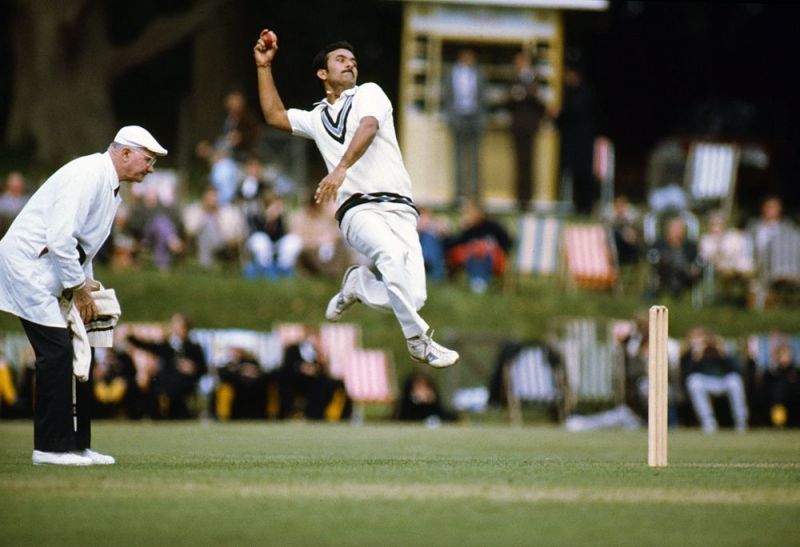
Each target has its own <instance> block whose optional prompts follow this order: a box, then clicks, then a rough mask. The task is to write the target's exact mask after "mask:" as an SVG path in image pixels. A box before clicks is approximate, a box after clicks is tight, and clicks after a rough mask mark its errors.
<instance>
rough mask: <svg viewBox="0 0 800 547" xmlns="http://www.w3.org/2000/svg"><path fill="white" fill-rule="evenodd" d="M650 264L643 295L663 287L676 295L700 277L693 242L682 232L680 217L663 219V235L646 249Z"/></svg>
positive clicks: (692, 284) (655, 291) (659, 292)
mask: <svg viewBox="0 0 800 547" xmlns="http://www.w3.org/2000/svg"><path fill="white" fill-rule="evenodd" d="M647 259H648V261H649V262H650V264H651V266H652V268H653V275H651V276H650V287H649V288H648V291H647V295H646V296H648V297H649V298H655V297H656V296H658V295H660V294H661V293H662V292H663V291H667V292H668V293H669V294H670V295H672V296H673V297H674V298H680V297H681V295H682V294H683V292H684V291H686V290H688V289H691V288H692V287H693V286H694V285H695V283H697V281H698V280H699V279H700V276H701V273H702V268H701V262H700V260H699V254H698V252H697V245H696V244H695V243H694V242H693V241H690V240H689V238H688V237H687V235H686V224H685V222H684V221H683V219H682V218H680V217H677V216H676V217H672V218H670V219H668V220H667V222H666V226H665V228H664V235H663V236H662V237H661V238H659V239H658V240H657V241H656V242H655V244H653V246H652V247H650V249H648V251H647Z"/></svg>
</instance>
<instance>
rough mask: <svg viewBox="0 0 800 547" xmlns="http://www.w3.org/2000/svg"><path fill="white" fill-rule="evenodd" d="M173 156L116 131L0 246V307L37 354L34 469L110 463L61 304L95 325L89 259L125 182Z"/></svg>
mask: <svg viewBox="0 0 800 547" xmlns="http://www.w3.org/2000/svg"><path fill="white" fill-rule="evenodd" d="M166 153H167V151H166V150H165V149H164V148H163V147H162V146H161V145H160V144H158V142H157V141H156V140H155V138H153V136H152V135H151V134H150V133H149V132H148V131H147V130H146V129H144V128H142V127H139V126H126V127H123V128H122V129H120V130H119V132H118V133H117V135H116V137H115V138H114V142H112V143H111V144H110V145H109V147H108V149H107V150H106V152H105V153H102V154H101V153H97V154H91V155H89V156H83V157H80V158H77V159H75V160H72V161H71V162H69V163H67V164H66V165H64V166H63V167H61V168H60V169H59V170H58V171H56V172H55V173H54V174H53V175H51V176H50V178H48V179H47V180H46V181H45V182H44V184H42V186H41V187H40V188H39V189H38V190H37V191H36V193H34V194H33V196H31V198H30V200H29V201H28V202H27V203H26V205H25V207H24V208H23V209H22V211H20V213H19V215H18V216H17V218H16V219H15V220H14V222H13V223H12V224H11V227H10V228H9V229H8V232H7V233H6V235H5V237H3V239H2V240H0V310H3V311H6V312H8V313H11V314H13V315H16V316H17V317H19V318H20V321H21V322H22V326H23V328H24V329H25V333H26V334H27V336H28V339H29V340H30V343H31V346H32V347H33V350H34V353H35V354H36V393H35V398H36V408H35V413H34V424H33V431H34V441H33V443H34V451H33V456H32V460H33V463H34V464H58V465H92V464H113V463H115V462H114V458H113V457H111V456H107V455H104V454H100V453H98V452H95V451H93V450H91V449H90V445H91V408H90V406H89V405H90V402H91V397H92V394H91V382H86V383H80V382H78V383H75V382H74V376H73V346H72V340H71V337H70V330H69V328H68V324H67V321H66V319H65V317H64V315H63V314H62V309H61V307H60V304H59V300H60V299H67V300H68V301H69V300H71V301H72V303H74V305H75V307H76V308H77V310H78V312H79V313H80V317H81V320H82V321H83V322H84V323H87V322H89V321H92V320H94V319H96V318H97V307H96V305H95V303H94V299H93V298H92V296H91V291H93V290H97V289H99V288H100V285H99V283H97V282H96V281H94V280H93V279H92V278H93V270H92V259H93V258H94V256H95V254H97V252H98V250H99V249H100V247H101V246H102V244H103V242H104V241H105V240H106V238H107V237H108V235H109V233H111V226H112V224H113V223H114V216H115V214H116V212H117V208H118V207H119V205H120V202H121V198H120V196H119V187H120V181H130V182H141V181H142V179H143V178H144V177H145V175H147V174H148V173H152V172H153V165H154V164H155V162H156V156H163V155H166Z"/></svg>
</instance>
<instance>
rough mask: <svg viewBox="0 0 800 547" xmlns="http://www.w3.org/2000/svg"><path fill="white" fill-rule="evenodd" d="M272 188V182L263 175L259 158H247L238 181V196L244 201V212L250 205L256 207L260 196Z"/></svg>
mask: <svg viewBox="0 0 800 547" xmlns="http://www.w3.org/2000/svg"><path fill="white" fill-rule="evenodd" d="M272 190H273V188H272V182H271V181H270V180H269V179H267V177H266V176H265V173H264V164H263V163H262V161H261V159H259V158H258V157H257V156H250V157H249V158H247V161H246V162H245V164H244V169H243V170H242V177H241V181H240V182H239V197H240V198H242V200H244V202H245V212H247V211H249V210H250V206H251V205H253V206H256V208H257V204H258V203H259V199H261V196H263V195H264V194H265V193H267V192H270V191H272Z"/></svg>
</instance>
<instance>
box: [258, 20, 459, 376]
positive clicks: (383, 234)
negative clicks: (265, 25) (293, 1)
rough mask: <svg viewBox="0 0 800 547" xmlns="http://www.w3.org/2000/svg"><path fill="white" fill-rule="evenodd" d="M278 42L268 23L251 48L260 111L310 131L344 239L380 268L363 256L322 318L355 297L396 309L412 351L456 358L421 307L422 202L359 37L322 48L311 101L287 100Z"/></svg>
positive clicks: (436, 360)
mask: <svg viewBox="0 0 800 547" xmlns="http://www.w3.org/2000/svg"><path fill="white" fill-rule="evenodd" d="M277 51H278V38H277V36H276V35H275V33H274V32H271V31H264V32H262V34H261V36H260V37H259V39H258V41H257V42H256V45H255V47H254V48H253V55H254V58H255V63H256V66H257V71H258V89H259V98H260V101H261V108H262V110H263V112H264V118H265V119H266V121H267V123H268V124H269V125H271V126H272V127H274V128H276V129H280V130H283V131H287V132H292V133H293V134H295V135H298V136H301V137H305V138H309V139H313V140H314V142H315V143H316V145H317V148H318V149H319V151H320V153H321V154H322V158H323V160H324V161H325V164H326V166H327V168H328V175H327V176H326V177H325V178H323V179H322V181H320V183H319V185H318V186H317V190H316V194H315V196H316V200H317V201H318V202H320V203H324V202H327V201H329V200H331V199H335V200H336V205H337V207H338V210H337V212H336V219H337V220H338V221H339V226H340V229H341V231H342V235H343V237H344V239H345V241H346V242H347V243H348V245H350V246H351V247H353V248H354V249H355V250H357V251H359V252H360V253H361V254H363V255H365V256H366V257H368V258H369V259H371V260H372V262H373V263H374V265H375V267H376V268H377V270H378V272H379V275H380V277H378V276H376V275H375V273H373V271H372V270H370V268H368V267H366V266H352V267H350V268H349V269H348V270H347V272H345V275H344V280H343V281H342V288H341V290H340V292H339V293H337V294H336V295H335V296H334V297H333V298H332V299H331V301H330V302H329V304H328V308H327V310H326V312H325V316H326V318H327V319H328V320H329V321H337V320H339V319H340V318H341V316H342V314H343V312H344V311H345V310H346V309H347V308H349V307H350V306H351V305H353V304H354V303H355V302H362V303H364V304H366V305H367V306H370V307H372V308H375V309H378V310H384V311H391V312H393V313H394V315H395V317H396V318H397V320H398V321H399V322H400V326H401V329H402V331H403V334H404V336H405V338H406V342H407V346H408V350H409V352H410V354H411V357H412V358H413V359H414V360H416V361H419V362H423V363H427V364H428V365H430V366H433V367H437V368H442V367H449V366H451V365H453V364H455V363H456V361H457V360H458V353H456V352H455V351H452V350H449V349H447V348H445V347H443V346H441V345H440V344H438V343H436V342H434V341H433V339H432V338H431V335H430V334H429V329H430V327H429V326H428V324H427V323H426V322H425V320H424V319H422V317H421V316H420V315H419V313H418V311H419V309H420V308H422V305H423V304H424V303H425V299H426V298H427V292H426V287H425V266H424V263H423V259H422V249H421V248H420V243H419V236H418V235H417V230H416V227H417V217H418V211H417V208H416V207H415V206H414V202H413V199H412V196H411V179H410V178H409V176H408V172H407V171H406V168H405V166H404V164H403V158H402V155H401V154H400V147H399V146H398V144H397V136H396V134H395V130H394V120H393V119H392V104H391V102H390V101H389V98H388V97H387V96H386V94H385V93H384V92H383V90H382V89H381V88H380V87H379V86H378V85H376V84H374V83H366V84H362V85H356V80H357V78H358V66H357V63H356V58H355V54H354V53H353V47H352V46H351V45H350V44H348V43H347V42H336V43H333V44H330V45H328V46H326V47H325V48H324V49H322V51H320V52H319V53H318V54H317V56H316V57H315V59H314V63H313V68H314V70H315V72H316V75H317V78H319V79H320V80H321V82H322V85H323V87H324V88H325V99H323V100H322V101H320V102H318V103H316V105H315V106H314V108H313V110H299V109H294V108H293V109H289V110H287V109H286V108H285V107H284V106H283V102H282V101H281V98H280V96H279V95H278V91H277V89H276V87H275V82H274V80H273V76H272V62H273V60H274V58H275V54H276V53H277Z"/></svg>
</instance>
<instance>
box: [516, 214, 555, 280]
mask: <svg viewBox="0 0 800 547" xmlns="http://www.w3.org/2000/svg"><path fill="white" fill-rule="evenodd" d="M561 227H562V222H561V220H560V219H558V218H556V217H553V216H544V215H534V214H526V215H523V216H521V217H520V219H519V225H518V231H517V239H518V244H517V256H516V270H517V272H518V273H523V274H532V273H533V274H539V275H552V274H554V273H556V270H557V268H558V256H559V246H560V243H561Z"/></svg>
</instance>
